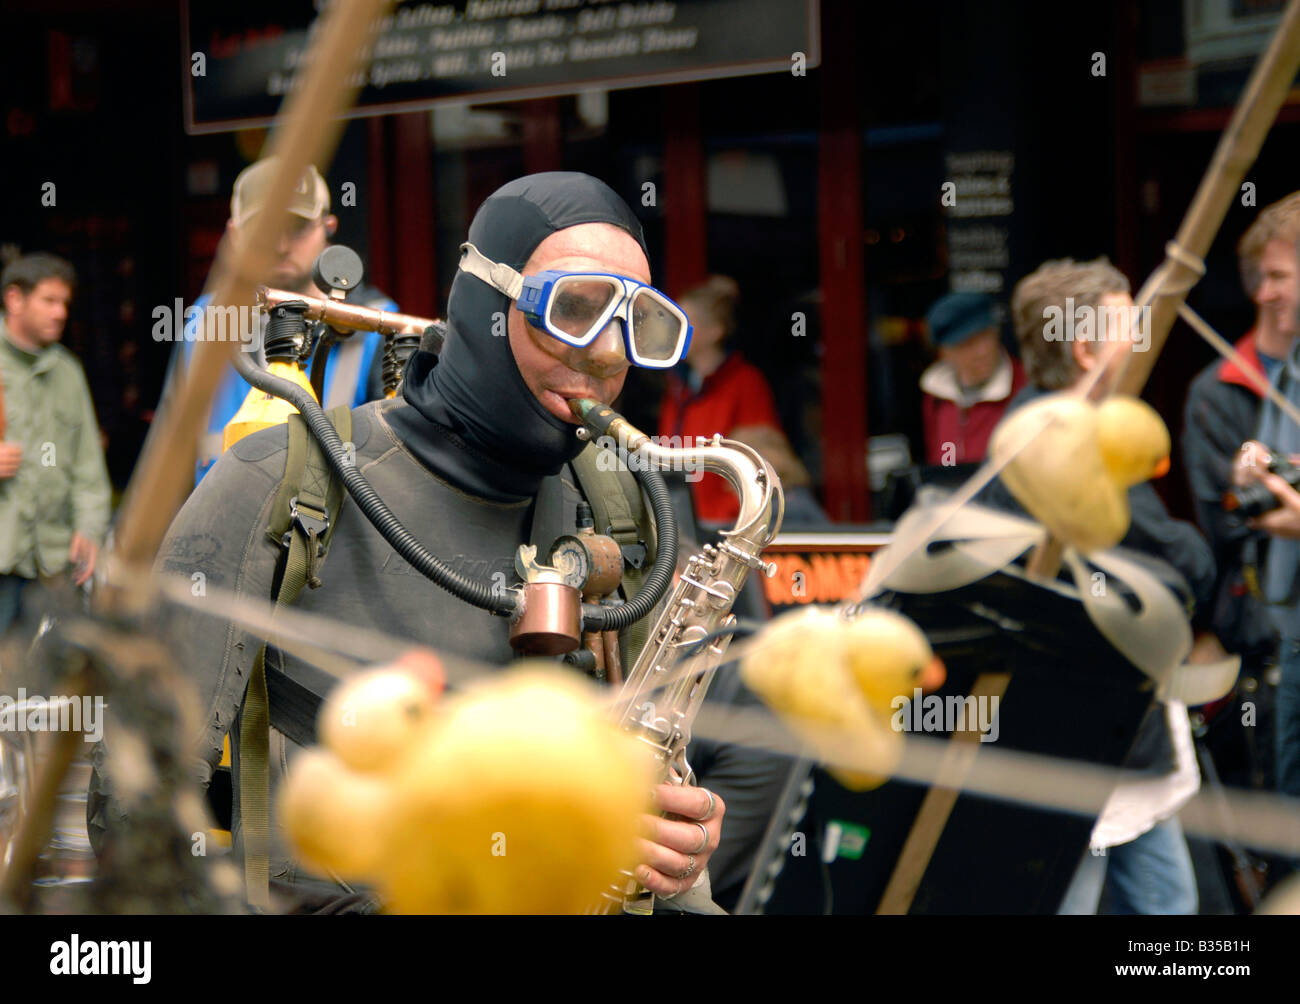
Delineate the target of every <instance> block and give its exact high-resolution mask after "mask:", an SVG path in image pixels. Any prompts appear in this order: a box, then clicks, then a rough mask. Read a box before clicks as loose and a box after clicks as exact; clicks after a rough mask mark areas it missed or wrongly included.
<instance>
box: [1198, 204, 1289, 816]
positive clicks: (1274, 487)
mask: <svg viewBox="0 0 1300 1004" xmlns="http://www.w3.org/2000/svg"><path fill="white" fill-rule="evenodd" d="M1298 243H1300V193H1296V194H1294V195H1291V196H1288V197H1287V198H1286V199H1283V200H1282V201H1281V202H1278V203H1275V204H1274V205H1272V206H1269V207H1268V208H1267V209H1265V210H1264V212H1262V213H1261V214H1260V218H1259V220H1257V221H1256V222H1255V224H1254V225H1253V226H1252V227H1251V228H1250V230H1248V231H1247V232H1246V234H1245V236H1244V237H1243V238H1242V242H1241V244H1240V245H1239V248H1238V253H1239V255H1240V257H1241V263H1242V276H1243V279H1244V281H1245V283H1246V288H1247V289H1248V290H1250V292H1251V298H1252V299H1253V300H1254V301H1255V305H1256V322H1255V327H1254V329H1253V331H1252V335H1253V343H1251V342H1247V343H1246V345H1245V346H1244V347H1245V349H1247V350H1249V349H1251V348H1253V350H1254V355H1255V357H1256V358H1257V359H1258V360H1259V363H1260V370H1261V371H1262V372H1263V373H1264V374H1265V375H1266V376H1267V377H1268V378H1269V380H1270V382H1271V383H1272V384H1273V386H1274V387H1276V388H1277V389H1278V391H1279V392H1280V393H1281V394H1282V395H1283V396H1284V397H1286V398H1287V400H1289V401H1292V402H1300V358H1298V357H1297V355H1296V347H1297V344H1296V338H1295V336H1296V332H1297V330H1300V253H1298V252H1297V246H1298ZM1247 337H1248V338H1250V337H1251V336H1247ZM1239 344H1240V343H1239ZM1243 355H1247V353H1246V352H1243ZM1247 358H1248V359H1249V358H1250V357H1249V355H1247ZM1216 366H1217V367H1218V368H1219V369H1220V370H1221V369H1223V364H1216ZM1203 377H1204V374H1202V377H1198V378H1197V383H1196V384H1194V385H1193V392H1192V395H1191V396H1189V399H1188V405H1187V407H1188V422H1189V431H1188V434H1187V435H1185V437H1184V450H1185V451H1186V455H1187V460H1188V468H1189V471H1190V472H1191V475H1190V476H1191V478H1192V483H1193V488H1194V491H1195V494H1196V496H1197V502H1198V508H1199V509H1200V511H1201V513H1202V518H1203V519H1204V520H1206V521H1207V523H1206V529H1207V532H1209V533H1210V534H1211V535H1212V537H1213V538H1214V540H1215V546H1216V549H1217V548H1218V547H1219V546H1220V545H1221V544H1222V545H1223V546H1225V547H1227V548H1229V549H1232V553H1234V554H1235V564H1234V565H1233V566H1232V572H1233V574H1235V575H1237V576H1238V577H1240V576H1241V575H1242V572H1243V571H1244V570H1245V569H1247V568H1249V567H1250V566H1251V564H1252V560H1251V559H1252V549H1254V548H1255V547H1256V546H1257V544H1258V543H1259V542H1260V541H1261V539H1262V540H1263V541H1266V542H1267V548H1266V550H1264V551H1263V555H1264V556H1263V560H1262V562H1261V569H1262V571H1261V573H1260V576H1259V592H1260V594H1261V595H1262V598H1263V600H1264V602H1265V603H1266V604H1268V606H1267V614H1268V615H1269V616H1268V619H1269V620H1271V622H1272V626H1273V628H1274V629H1275V630H1276V632H1277V633H1278V635H1279V636H1280V637H1279V645H1278V650H1277V659H1278V664H1279V667H1280V672H1281V676H1280V680H1279V683H1278V691H1277V717H1276V732H1275V737H1274V739H1275V750H1276V774H1277V789H1278V790H1279V791H1281V792H1283V793H1285V794H1288V795H1296V796H1300V578H1298V577H1297V571H1298V565H1300V494H1297V493H1296V492H1295V491H1294V490H1293V489H1292V488H1291V486H1290V485H1289V484H1288V483H1287V482H1286V481H1285V480H1284V479H1283V478H1282V477H1280V476H1279V475H1278V474H1277V473H1274V471H1275V469H1276V468H1277V466H1278V464H1279V462H1284V461H1285V460H1286V459H1288V458H1292V459H1294V458H1295V456H1296V455H1297V454H1300V425H1297V424H1296V423H1295V422H1294V421H1292V420H1291V419H1290V418H1289V417H1288V416H1287V415H1285V414H1284V413H1283V411H1282V410H1281V409H1280V408H1279V407H1277V405H1276V404H1274V403H1273V402H1271V401H1269V400H1267V399H1265V400H1264V401H1263V402H1262V404H1261V405H1260V406H1259V412H1258V415H1259V417H1258V422H1257V423H1256V431H1255V433H1254V436H1253V438H1252V439H1250V440H1249V441H1247V442H1246V443H1245V444H1244V445H1242V446H1241V448H1240V449H1239V450H1237V452H1236V462H1235V464H1234V465H1233V468H1232V471H1231V481H1232V483H1233V484H1235V485H1237V486H1238V487H1239V488H1244V487H1245V486H1249V485H1254V484H1256V483H1257V484H1258V485H1262V486H1263V487H1264V488H1266V489H1267V490H1268V492H1270V493H1271V494H1272V496H1274V498H1275V500H1276V502H1280V503H1281V504H1280V505H1276V504H1274V501H1273V500H1270V499H1268V498H1267V497H1264V501H1263V502H1259V501H1258V500H1256V501H1255V504H1254V505H1251V504H1249V501H1250V500H1249V495H1250V492H1249V490H1247V491H1246V492H1238V493H1236V498H1237V499H1239V500H1240V499H1243V497H1244V498H1245V500H1246V501H1247V503H1248V504H1246V505H1244V506H1241V507H1240V508H1241V511H1240V512H1239V513H1232V512H1229V513H1226V514H1225V513H1224V512H1223V511H1222V510H1223V507H1222V506H1219V507H1218V508H1217V509H1216V510H1215V511H1214V512H1210V508H1211V507H1210V506H1207V505H1205V504H1204V503H1205V502H1206V501H1207V499H1206V496H1207V493H1208V492H1209V491H1212V490H1214V489H1215V488H1217V487H1218V486H1217V485H1215V484H1212V483H1211V481H1212V480H1213V478H1214V475H1213V474H1208V473H1207V472H1209V471H1210V470H1211V468H1212V467H1213V468H1215V469H1218V468H1222V466H1223V465H1224V464H1225V463H1226V458H1227V457H1228V456H1229V455H1230V452H1229V451H1230V450H1231V449H1232V447H1231V446H1229V445H1227V444H1228V442H1230V441H1231V440H1233V439H1237V438H1242V439H1245V438H1247V436H1248V434H1247V433H1245V431H1244V427H1245V425H1246V420H1247V418H1248V415H1249V413H1248V411H1247V410H1246V409H1244V408H1242V407H1241V406H1240V404H1239V405H1238V407H1237V409H1236V410H1237V411H1239V412H1240V414H1236V415H1234V414H1233V413H1231V412H1229V411H1225V410H1223V409H1219V410H1217V411H1216V410H1215V408H1214V406H1213V401H1212V400H1211V398H1212V396H1213V395H1209V394H1207V393H1206V389H1205V385H1204V384H1203V383H1202V379H1203ZM1198 386H1199V388H1200V391H1201V393H1200V395H1199V396H1198V394H1197V390H1198ZM1218 396H1219V397H1220V399H1222V398H1224V394H1223V393H1220V394H1219V395H1218ZM1238 396H1240V395H1238ZM1234 418H1235V421H1234ZM1193 425H1195V426H1197V427H1198V428H1193ZM1210 425H1212V426H1216V428H1214V429H1213V430H1212V431H1205V430H1204V429H1202V428H1199V427H1202V426H1210ZM1229 434H1232V435H1231V436H1230V439H1228V440H1225V439H1224V437H1228V436H1229ZM1202 441H1203V443H1204V445H1202ZM1264 444H1267V445H1264ZM1211 449H1215V450H1216V451H1217V455H1216V458H1215V459H1214V460H1207V459H1205V458H1204V456H1203V453H1204V452H1208V451H1209V450H1211ZM1198 478H1200V479H1201V480H1202V481H1203V482H1204V483H1203V484H1198ZM1225 487H1226V486H1225ZM1255 494H1256V495H1259V494H1260V493H1259V492H1258V491H1257V490H1256V492H1255ZM1229 508H1231V503H1229ZM1261 513H1262V514H1261ZM1243 515H1244V516H1245V517H1247V518H1246V519H1244V520H1243V519H1242V518H1241V517H1242V516H1243ZM1224 564H1226V562H1224V563H1221V564H1220V567H1221V568H1222V567H1224ZM1238 592H1239V595H1240V596H1241V597H1242V600H1243V602H1242V605H1241V615H1240V619H1239V620H1238V621H1237V622H1236V623H1235V624H1228V625H1225V626H1226V627H1227V628H1228V631H1229V634H1228V637H1229V638H1232V636H1233V635H1232V631H1233V629H1234V628H1235V629H1236V635H1237V640H1238V642H1239V643H1241V644H1246V645H1249V644H1250V643H1251V642H1252V640H1253V637H1252V636H1257V635H1258V634H1259V633H1260V631H1261V630H1262V628H1260V627H1257V626H1253V623H1252V622H1253V621H1255V620H1261V619H1262V618H1258V615H1257V614H1255V613H1253V610H1254V609H1255V607H1254V604H1252V603H1250V602H1249V598H1248V597H1247V596H1246V595H1245V591H1244V589H1241V590H1238ZM1229 609H1230V608H1229ZM1217 612H1219V611H1216V613H1217ZM1225 644H1228V639H1225ZM1228 647H1230V648H1231V647H1232V645H1231V644H1228ZM1238 650H1241V649H1238ZM1243 654H1249V652H1246V651H1243Z"/></svg>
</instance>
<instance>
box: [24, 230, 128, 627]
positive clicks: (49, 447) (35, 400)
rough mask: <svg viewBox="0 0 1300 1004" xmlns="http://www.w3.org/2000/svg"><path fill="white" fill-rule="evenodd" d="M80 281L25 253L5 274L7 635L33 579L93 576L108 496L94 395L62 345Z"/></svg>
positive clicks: (65, 266) (56, 262) (59, 263)
mask: <svg viewBox="0 0 1300 1004" xmlns="http://www.w3.org/2000/svg"><path fill="white" fill-rule="evenodd" d="M75 283H76V273H75V272H74V271H73V268H72V266H71V265H70V264H69V263H68V262H66V261H64V260H63V259H62V258H59V257H57V256H55V255H51V254H43V253H38V254H30V255H24V256H23V257H21V258H18V259H16V260H15V261H13V262H12V263H10V264H9V265H8V266H7V267H6V268H5V270H4V272H3V273H2V274H0V289H3V291H4V309H5V313H4V317H3V318H0V379H3V385H4V398H3V402H4V415H3V420H2V421H0V633H3V632H4V631H5V630H6V629H8V627H9V626H10V624H11V623H12V622H13V621H14V620H15V619H16V618H17V617H18V615H19V613H20V611H21V603H20V601H21V596H22V592H23V590H24V588H25V587H26V586H27V585H28V584H29V583H31V582H32V581H33V580H36V579H38V578H43V577H53V576H61V575H63V574H64V573H67V572H69V570H70V577H71V579H72V582H73V583H74V584H75V585H77V586H80V585H82V584H84V583H85V582H86V581H87V580H88V579H89V578H90V576H91V575H92V574H93V573H94V571H95V560H96V558H97V557H98V555H99V547H100V544H101V543H102V541H103V537H104V532H105V531H106V530H107V528H108V518H109V508H110V497H111V496H110V488H109V481H108V470H107V469H106V467H105V466H104V453H103V450H102V449H101V448H100V442H99V423H98V422H97V421H96V420H95V407H94V404H93V403H92V402H91V399H90V388H89V387H88V386H87V385H86V376H85V373H84V372H83V370H82V368H81V363H79V362H78V361H77V358H76V356H74V355H73V354H72V353H71V352H69V351H68V350H67V349H65V348H64V347H63V346H62V345H60V344H59V339H60V338H61V337H62V335H63V325H64V323H65V322H66V321H67V319H68V303H69V301H71V299H72V289H73V286H74V285H75Z"/></svg>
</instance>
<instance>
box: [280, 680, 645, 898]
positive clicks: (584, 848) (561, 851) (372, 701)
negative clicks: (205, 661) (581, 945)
mask: <svg viewBox="0 0 1300 1004" xmlns="http://www.w3.org/2000/svg"><path fill="white" fill-rule="evenodd" d="M402 675H403V674H402V673H401V672H395V671H394V670H392V669H385V670H379V671H375V672H369V673H366V674H364V675H362V676H359V677H358V678H357V679H356V680H354V681H349V682H348V684H347V685H345V686H344V687H341V688H340V689H339V690H338V691H337V692H336V694H335V695H333V696H332V697H331V699H330V700H329V701H328V702H326V704H325V706H324V707H323V708H322V710H321V717H320V729H319V732H320V735H321V740H322V743H323V747H322V748H319V749H314V750H309V751H305V752H304V753H302V754H300V755H299V757H298V758H296V759H295V760H294V762H293V764H292V765H291V768H290V772H289V777H288V779H287V781H286V783H285V785H284V788H283V790H282V793H281V810H282V818H283V819H284V820H285V826H286V830H287V832H288V834H289V836H290V839H291V840H292V841H293V843H294V844H295V846H296V847H297V848H298V850H299V851H300V852H301V853H302V855H303V858H304V860H305V861H306V862H307V863H308V864H309V865H311V866H313V867H314V868H316V869H319V870H321V871H325V872H329V871H332V872H334V873H336V874H337V875H339V876H340V877H342V878H345V879H354V880H356V881H358V882H361V883H364V884H367V885H371V886H373V887H374V888H375V889H376V890H377V891H378V892H379V894H380V896H381V899H382V900H383V902H384V906H385V909H386V910H387V911H389V912H395V913H479V914H482V913H547V914H551V913H582V912H584V911H586V910H588V909H589V908H591V907H592V906H593V905H595V904H596V903H597V902H598V900H599V897H600V893H601V892H602V890H604V889H605V888H606V887H607V886H608V885H609V884H610V883H612V882H614V881H615V880H616V879H617V878H618V874H619V870H620V869H623V868H630V867H632V866H633V865H634V864H635V863H636V838H637V837H638V835H639V829H638V827H639V821H640V820H639V817H640V816H641V814H642V813H644V812H649V811H651V801H652V799H651V788H652V785H653V783H654V771H653V762H652V758H651V757H649V756H647V754H646V752H645V751H644V748H643V747H642V746H641V745H640V744H639V743H637V742H636V741H635V740H634V739H632V738H631V737H629V736H628V735H627V734H626V733H624V732H622V731H621V730H620V729H618V728H617V727H616V726H615V725H614V724H613V723H612V722H610V721H609V718H608V715H607V713H606V711H605V709H604V707H603V704H602V702H601V699H600V698H601V693H600V692H599V691H597V690H595V689H594V688H593V687H592V686H591V685H590V684H588V683H586V682H585V681H584V680H582V679H580V678H578V677H576V676H575V675H574V674H572V673H566V672H563V671H561V670H557V669H556V668H555V666H554V664H550V663H538V664H533V665H531V666H530V665H529V664H527V663H521V664H520V665H519V667H518V668H515V669H511V670H510V671H508V672H504V673H501V674H498V675H494V676H493V677H492V678H491V679H489V680H485V681H483V682H481V683H478V684H476V685H473V686H471V687H468V688H466V689H465V690H464V691H462V692H460V693H457V694H455V695H453V696H451V697H448V698H446V699H443V700H440V701H436V702H435V700H434V697H433V694H432V690H430V691H427V692H425V693H421V689H420V685H419V684H418V683H413V682H412V680H411V679H410V678H409V677H408V678H407V679H406V680H401V679H397V678H396V677H400V676H402Z"/></svg>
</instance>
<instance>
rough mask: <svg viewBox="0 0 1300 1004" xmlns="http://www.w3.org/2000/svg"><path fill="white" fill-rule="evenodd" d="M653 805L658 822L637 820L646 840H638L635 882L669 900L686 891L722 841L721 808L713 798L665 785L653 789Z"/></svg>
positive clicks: (699, 790)
mask: <svg viewBox="0 0 1300 1004" xmlns="http://www.w3.org/2000/svg"><path fill="white" fill-rule="evenodd" d="M655 804H656V805H657V806H658V807H659V810H660V811H661V812H663V813H665V815H664V816H651V815H646V816H643V817H642V821H643V824H644V830H645V833H646V836H647V837H649V839H644V838H643V839H641V841H640V845H641V864H640V865H638V866H637V869H636V877H637V880H638V881H639V882H640V883H641V884H642V885H643V886H645V887H646V888H647V889H649V890H650V891H651V892H653V893H655V894H656V895H657V896H662V897H664V898H665V899H669V898H671V897H673V896H676V895H677V894H678V893H682V892H685V891H686V890H687V889H690V888H691V887H692V886H693V885H695V883H696V882H698V881H699V877H700V876H701V875H702V874H704V869H705V868H707V867H708V866H709V858H710V857H712V856H713V852H714V851H716V850H717V849H718V842H719V840H721V838H722V817H723V815H724V814H725V813H726V811H727V806H726V805H725V804H724V803H723V801H722V799H721V798H720V797H718V796H717V795H715V794H713V793H712V792H709V791H707V790H705V789H704V788H696V787H693V786H686V785H679V784H672V783H665V784H661V785H659V786H658V787H656V788H655Z"/></svg>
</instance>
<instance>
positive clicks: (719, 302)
mask: <svg viewBox="0 0 1300 1004" xmlns="http://www.w3.org/2000/svg"><path fill="white" fill-rule="evenodd" d="M738 298H739V288H738V287H737V285H736V282H735V280H734V279H729V278H727V277H725V276H713V277H712V278H711V279H709V281H708V282H706V283H704V284H703V285H702V286H697V287H695V288H694V289H691V290H690V291H688V292H686V293H684V294H682V295H681V296H679V297H678V298H677V302H678V303H679V304H681V307H682V309H683V310H684V311H686V314H687V316H688V317H689V318H690V321H691V326H692V328H693V331H692V333H691V344H690V348H689V349H688V350H687V353H686V359H685V360H684V361H683V362H682V363H681V364H679V365H678V366H677V367H676V368H675V369H673V370H672V371H671V372H669V373H668V378H667V386H666V387H665V388H664V396H663V400H662V402H661V404H660V407H659V435H660V436H662V437H665V438H668V439H669V440H673V439H674V438H676V439H677V440H680V441H687V440H690V439H691V437H695V436H713V435H714V434H715V433H721V434H722V435H723V436H725V437H726V438H728V439H737V440H740V441H741V442H743V443H746V444H747V445H749V446H752V447H753V448H754V449H756V450H757V451H758V452H759V453H760V454H762V455H763V457H764V458H765V459H766V460H767V461H768V462H769V463H770V464H771V465H772V467H773V468H774V469H775V470H776V473H777V476H778V477H779V478H780V479H781V484H782V487H783V488H784V489H785V491H786V514H787V521H788V520H789V518H790V514H791V512H792V511H793V512H794V513H795V518H796V521H801V520H800V515H801V514H802V515H803V516H806V517H808V518H809V519H811V520H813V521H818V517H820V519H824V518H825V517H824V516H821V515H820V510H819V509H818V508H817V504H816V502H815V500H813V498H812V493H811V491H810V489H809V485H810V484H811V480H812V479H811V478H810V477H809V476H808V471H807V469H806V468H805V467H804V465H803V464H802V463H800V461H799V458H798V457H797V456H795V454H794V451H793V450H792V449H791V448H790V443H789V441H788V440H787V439H786V437H785V432H784V431H783V430H782V428H781V420H780V418H779V417H778V416H777V413H776V404H775V402H774V401H773V398H772V389H771V388H770V387H769V386H768V383H767V380H766V379H764V377H763V374H762V373H761V372H759V370H758V367H756V366H754V365H753V364H751V363H749V362H747V361H746V360H745V359H744V358H743V357H742V356H741V354H740V353H739V352H735V351H732V350H731V349H730V348H729V347H728V344H727V343H728V340H729V338H730V336H731V335H732V333H733V331H734V330H735V311H736V301H737V299H738ZM691 490H692V498H693V500H694V503H695V515H696V518H697V519H698V520H699V522H700V523H701V524H708V525H712V526H718V525H723V524H732V523H734V522H735V520H736V517H737V516H738V515H739V513H740V503H739V501H738V500H737V498H736V493H735V491H734V490H732V488H731V486H730V485H728V484H727V482H726V481H724V480H723V479H722V478H721V477H719V476H718V475H716V474H708V473H706V474H703V475H702V477H701V480H699V481H697V482H695V483H693V484H692V485H691ZM792 496H793V498H792ZM792 504H793V509H792Z"/></svg>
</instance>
